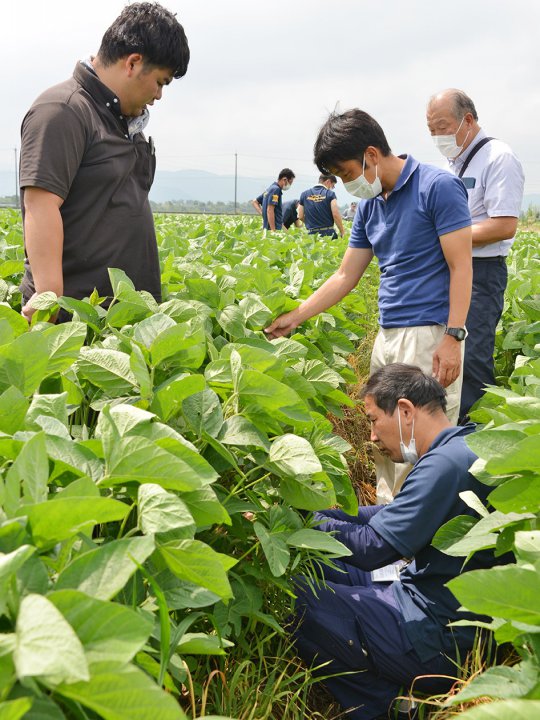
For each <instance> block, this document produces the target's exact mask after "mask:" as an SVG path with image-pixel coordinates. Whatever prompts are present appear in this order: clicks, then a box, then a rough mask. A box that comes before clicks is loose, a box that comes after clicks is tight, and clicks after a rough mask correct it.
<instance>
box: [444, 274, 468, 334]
mask: <svg viewBox="0 0 540 720" xmlns="http://www.w3.org/2000/svg"><path fill="white" fill-rule="evenodd" d="M471 288H472V266H471V264H470V263H467V264H465V265H459V266H457V267H454V268H452V267H450V288H449V310H448V322H447V326H448V327H463V326H464V325H465V321H466V320H467V313H468V312H469V305H470V304H471Z"/></svg>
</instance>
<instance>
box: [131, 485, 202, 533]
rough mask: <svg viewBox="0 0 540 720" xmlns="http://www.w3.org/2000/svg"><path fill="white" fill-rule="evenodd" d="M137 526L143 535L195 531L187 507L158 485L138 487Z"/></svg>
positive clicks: (193, 522)
mask: <svg viewBox="0 0 540 720" xmlns="http://www.w3.org/2000/svg"><path fill="white" fill-rule="evenodd" d="M138 499H139V525H140V527H141V529H142V531H143V533H144V534H145V535H151V534H155V533H159V532H167V531H168V530H175V529H177V528H185V529H186V530H187V531H188V532H190V533H191V534H193V533H194V532H195V529H196V525H195V521H194V519H193V516H192V515H191V513H190V512H189V509H188V507H187V505H186V504H185V503H184V502H183V500H181V499H180V498H179V497H178V496H177V495H173V494H172V493H169V492H167V491H166V490H164V489H163V488H162V487H161V486H160V485H154V484H152V483H145V484H144V485H141V486H140V487H139V498H138Z"/></svg>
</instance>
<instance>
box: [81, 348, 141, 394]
mask: <svg viewBox="0 0 540 720" xmlns="http://www.w3.org/2000/svg"><path fill="white" fill-rule="evenodd" d="M77 368H78V373H79V375H80V376H81V377H83V378H85V379H86V380H88V381H89V382H91V383H92V385H95V386H96V387H98V388H99V389H100V390H103V391H104V392H105V393H106V394H107V395H108V396H109V397H119V396H121V395H124V394H125V393H129V392H131V391H132V390H133V388H134V387H135V385H136V384H137V379H136V377H135V375H134V374H133V372H132V371H131V367H130V363H129V355H128V354H127V353H124V352H120V351H119V350H109V349H106V348H95V347H94V348H89V347H83V348H81V352H80V355H79V359H78V361H77Z"/></svg>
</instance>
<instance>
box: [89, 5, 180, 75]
mask: <svg viewBox="0 0 540 720" xmlns="http://www.w3.org/2000/svg"><path fill="white" fill-rule="evenodd" d="M132 53H140V54H141V55H142V56H143V60H144V63H145V65H149V66H154V67H159V68H166V69H167V70H171V71H172V74H173V77H175V78H180V77H182V76H183V75H185V74H186V72H187V67H188V63H189V47H188V42H187V38H186V35H185V33H184V28H183V27H182V26H181V25H180V23H179V22H178V20H177V19H176V16H175V15H173V13H171V12H170V11H169V10H166V9H165V8H164V7H162V6H161V5H159V4H158V3H149V2H142V3H133V4H132V5H127V6H126V7H125V8H124V9H123V10H122V12H121V13H120V15H119V16H118V17H117V18H116V20H115V21H114V22H113V24H112V25H111V26H110V27H109V28H108V30H106V31H105V35H104V36H103V39H102V41H101V46H100V48H99V51H98V57H99V59H100V60H101V62H102V63H103V65H104V66H105V67H107V66H109V65H113V64H114V63H115V62H117V61H118V60H120V59H121V58H123V57H126V56H127V55H131V54H132Z"/></svg>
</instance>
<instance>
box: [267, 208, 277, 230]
mask: <svg viewBox="0 0 540 720" xmlns="http://www.w3.org/2000/svg"><path fill="white" fill-rule="evenodd" d="M266 219H267V220H268V227H269V228H270V230H275V229H276V211H275V210H274V206H273V205H268V206H267V208H266Z"/></svg>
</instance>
